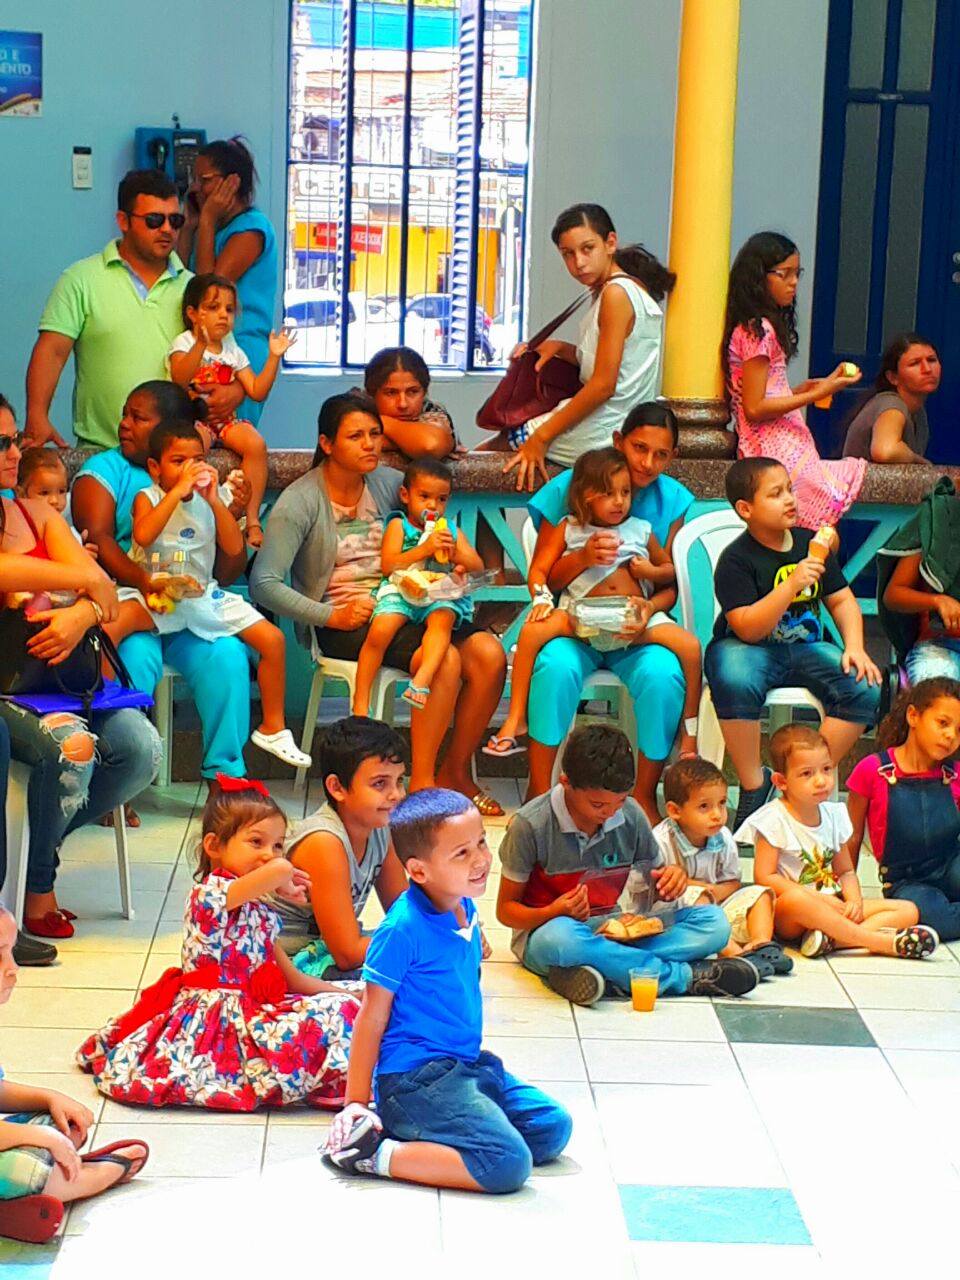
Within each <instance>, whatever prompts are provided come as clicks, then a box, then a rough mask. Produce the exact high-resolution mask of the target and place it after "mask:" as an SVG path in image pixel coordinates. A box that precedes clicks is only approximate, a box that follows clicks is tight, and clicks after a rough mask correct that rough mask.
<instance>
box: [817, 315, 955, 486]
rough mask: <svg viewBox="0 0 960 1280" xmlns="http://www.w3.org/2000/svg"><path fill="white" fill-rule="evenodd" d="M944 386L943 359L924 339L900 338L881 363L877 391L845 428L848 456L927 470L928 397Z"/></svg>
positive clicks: (908, 335) (907, 335)
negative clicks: (914, 466)
mask: <svg viewBox="0 0 960 1280" xmlns="http://www.w3.org/2000/svg"><path fill="white" fill-rule="evenodd" d="M939 386H940V356H939V354H938V352H937V349H936V347H935V346H934V345H933V343H932V342H930V341H928V339H926V338H923V337H921V336H920V334H919V333H898V334H897V336H896V337H895V338H893V339H892V341H890V342H889V343H887V346H886V349H885V350H884V353H883V355H882V356H881V357H880V369H879V372H878V373H877V378H876V381H875V382H874V384H873V388H872V389H871V390H870V391H869V392H868V393H867V394H866V395H865V396H863V397H861V399H860V402H859V403H858V404H857V405H856V407H855V408H854V410H853V412H852V413H851V414H850V416H849V418H848V419H847V422H846V424H845V425H844V426H842V427H841V434H842V437H843V456H844V457H845V458H866V459H867V461H868V462H886V463H892V462H897V463H906V464H907V465H908V466H909V465H911V464H913V465H918V464H919V465H920V466H924V465H926V461H927V459H926V452H927V445H928V444H929V443H930V424H929V423H928V422H927V410H926V403H927V396H929V395H932V394H933V393H934V391H936V389H937V388H938V387H939Z"/></svg>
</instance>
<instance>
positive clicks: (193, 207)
mask: <svg viewBox="0 0 960 1280" xmlns="http://www.w3.org/2000/svg"><path fill="white" fill-rule="evenodd" d="M256 181H257V170H256V167H255V166H254V163H253V156H252V155H251V154H250V151H249V149H248V148H247V147H246V146H245V145H244V143H243V142H242V141H241V140H240V138H227V139H218V140H217V141H216V142H208V143H207V145H206V146H205V147H203V148H202V149H201V150H200V151H199V152H198V153H197V162H196V167H195V168H194V171H193V184H192V186H191V187H190V190H189V191H188V193H187V199H186V202H185V205H184V213H186V215H187V221H186V223H185V224H184V227H183V230H182V231H181V232H180V241H179V246H178V247H179V251H180V257H181V258H182V259H183V261H184V262H185V263H186V264H187V265H188V266H189V267H190V269H191V271H195V272H196V273H197V274H198V275H202V274H204V273H205V272H208V271H215V272H216V273H217V275H220V276H226V277H227V279H228V280H232V281H233V282H234V283H235V284H236V286H237V297H238V299H239V302H240V314H239V315H238V316H237V324H236V328H235V329H234V331H233V336H234V337H235V338H236V340H237V343H238V345H239V347H240V349H241V351H243V353H244V355H245V356H246V357H247V359H248V360H249V361H250V363H251V365H252V366H253V368H254V369H262V368H263V366H264V364H265V363H266V360H267V355H268V348H267V341H268V339H269V337H270V330H271V329H272V328H273V309H274V304H275V301H276V296H277V237H276V234H275V233H274V230H273V223H272V222H271V221H270V219H269V218H268V217H267V215H266V214H265V213H261V212H260V210H259V209H258V208H256V206H255V205H254V203H253V193H254V187H255V186H256ZM262 409H263V405H262V404H257V403H256V402H255V401H253V400H244V401H243V403H242V404H241V405H240V408H239V409H238V410H237V413H236V416H237V417H238V418H244V419H246V421H247V422H252V423H254V424H256V423H257V422H259V421H260V413H261V411H262Z"/></svg>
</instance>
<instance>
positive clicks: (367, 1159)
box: [320, 1116, 385, 1174]
mask: <svg viewBox="0 0 960 1280" xmlns="http://www.w3.org/2000/svg"><path fill="white" fill-rule="evenodd" d="M384 1136H385V1135H384V1132H383V1130H382V1129H378V1128H377V1126H376V1125H375V1124H374V1122H373V1120H372V1118H371V1117H370V1116H364V1117H362V1119H360V1120H359V1121H358V1122H357V1123H356V1124H355V1125H354V1126H353V1130H352V1132H351V1134H350V1145H349V1146H348V1147H341V1149H340V1150H339V1151H324V1150H323V1148H321V1152H320V1154H321V1159H322V1160H323V1163H324V1164H326V1165H329V1166H330V1168H331V1169H337V1170H338V1171H339V1172H340V1173H368V1174H375V1173H376V1169H375V1168H374V1166H373V1161H374V1156H375V1155H376V1154H377V1150H378V1149H379V1147H380V1144H381V1143H382V1142H383V1139H384Z"/></svg>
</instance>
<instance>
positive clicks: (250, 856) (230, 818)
mask: <svg viewBox="0 0 960 1280" xmlns="http://www.w3.org/2000/svg"><path fill="white" fill-rule="evenodd" d="M218 782H219V783H220V789H219V791H214V792H213V794H212V795H211V797H210V799H209V800H208V801H207V805H206V808H205V809H204V811H203V839H202V843H201V854H200V867H199V871H198V880H199V883H198V884H197V885H196V887H195V888H194V889H193V890H192V891H191V893H190V898H189V901H188V903H187V909H186V913H185V917H184V939H183V950H182V963H183V967H182V969H168V970H167V972H166V973H165V974H164V975H163V977H162V978H160V979H159V981H158V982H156V983H154V985H153V986H152V987H149V988H148V989H147V990H146V991H145V992H144V993H143V995H142V996H141V997H140V999H139V1000H138V1001H137V1003H136V1004H135V1005H134V1007H133V1008H132V1009H131V1010H130V1011H129V1012H128V1013H125V1014H124V1015H123V1016H122V1017H120V1018H116V1019H113V1020H112V1021H110V1022H109V1023H108V1024H107V1025H106V1026H105V1027H104V1028H102V1030H100V1031H98V1032H96V1033H95V1034H94V1035H92V1036H90V1037H89V1039H87V1040H86V1041H85V1042H84V1043H83V1044H82V1045H81V1046H80V1049H79V1050H78V1052H77V1061H78V1063H79V1065H80V1067H81V1068H82V1069H83V1070H84V1071H87V1072H89V1073H91V1074H92V1075H93V1076H94V1078H95V1080H96V1083H97V1087H98V1088H99V1089H100V1091H101V1093H105V1094H106V1095H107V1096H108V1097H110V1098H114V1099H116V1100H117V1101H119V1102H132V1103H139V1104H141V1105H145V1106H156V1107H161V1106H194V1107H210V1108H212V1109H214V1110H222V1111H253V1110H254V1108H255V1107H258V1106H267V1107H280V1106H287V1105H289V1104H290V1103H294V1102H306V1103H308V1104H309V1105H311V1106H317V1107H330V1108H336V1107H340V1106H342V1105H343V1097H344V1084H345V1081H346V1071H347V1053H348V1050H349V1047H350V1035H351V1032H352V1029H353V1023H354V1020H355V1018H356V1015H357V1011H358V1009H359V999H358V996H357V995H354V994H353V993H352V992H351V989H350V987H349V986H344V985H340V986H337V985H334V984H333V983H330V982H323V981H321V980H320V979H319V978H309V977H307V976H306V975H305V974H303V973H300V972H299V971H298V970H296V969H295V968H294V967H293V965H292V963H291V962H290V960H289V959H288V957H287V956H286V955H285V954H284V952H283V951H282V950H281V949H280V947H279V945H278V943H277V936H278V934H279V932H280V922H279V918H278V916H277V914H276V913H275V912H274V911H273V910H272V909H271V908H270V907H269V906H267V904H266V902H265V901H264V899H265V898H266V896H267V895H268V894H270V893H278V894H280V895H281V896H282V897H286V898H289V899H290V900H291V901H293V902H300V903H304V902H306V900H307V894H308V892H309V887H310V880H309V877H308V876H307V875H306V874H305V873H304V872H303V871H299V870H297V869H296V868H295V867H294V866H293V864H292V863H290V862H288V861H287V860H286V858H284V857H283V842H284V836H285V834H286V826H287V821H286V817H285V815H284V813H283V812H282V810H281V809H280V808H279V807H278V805H277V804H276V802H275V801H274V800H272V799H271V798H270V796H269V794H268V793H267V791H266V788H265V787H263V785H262V784H261V783H258V782H249V781H246V780H243V779H234V778H225V777H223V776H222V775H221V776H219V777H218ZM357 989H358V986H355V987H354V990H357Z"/></svg>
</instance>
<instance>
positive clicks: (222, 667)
mask: <svg viewBox="0 0 960 1280" xmlns="http://www.w3.org/2000/svg"><path fill="white" fill-rule="evenodd" d="M120 654H121V656H122V658H123V660H124V662H125V663H126V664H127V670H128V671H129V672H130V679H131V680H132V681H133V686H134V688H135V689H142V690H143V692H144V693H149V694H152V693H153V691H154V689H156V687H157V685H158V684H159V683H160V677H161V676H162V675H163V664H164V662H167V663H169V664H170V666H171V667H174V668H175V669H176V670H177V671H179V673H180V675H182V676H183V678H184V680H186V682H187V684H188V685H189V686H190V692H191V693H192V695H193V700H194V703H195V704H196V708H197V714H198V715H199V717H200V727H201V730H202V732H203V761H202V763H201V766H200V774H201V776H202V777H204V778H213V777H216V775H217V774H218V773H225V774H226V775H227V776H228V777H230V778H244V777H246V773H247V770H246V765H245V764H244V763H243V748H244V745H245V743H246V741H247V739H248V738H249V736H250V660H249V657H248V655H247V649H246V646H245V645H244V643H243V641H242V640H238V639H237V638H236V636H224V637H223V639H222V640H215V641H213V643H211V642H210V641H209V640H201V639H200V637H199V636H195V635H193V634H192V633H191V632H189V631H178V632H176V633H175V634H174V635H171V636H164V637H163V640H162V643H161V638H160V636H155V635H151V634H150V633H148V632H145V631H144V632H139V633H138V634H136V635H132V636H130V637H129V638H128V639H126V640H124V642H123V645H122V646H121V649H120Z"/></svg>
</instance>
